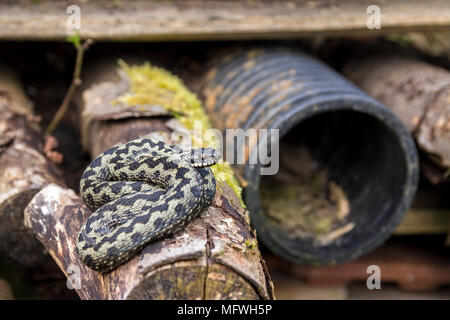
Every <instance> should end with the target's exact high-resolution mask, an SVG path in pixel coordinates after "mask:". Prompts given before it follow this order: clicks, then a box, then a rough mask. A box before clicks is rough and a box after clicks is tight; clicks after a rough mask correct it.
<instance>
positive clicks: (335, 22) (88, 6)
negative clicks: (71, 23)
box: [0, 0, 450, 41]
mask: <svg viewBox="0 0 450 320" xmlns="http://www.w3.org/2000/svg"><path fill="white" fill-rule="evenodd" d="M71 4H76V5H79V6H80V8H81V31H80V33H81V35H82V37H84V38H92V39H94V40H110V41H157V40H158V41H160V40H206V39H246V38H253V39H255V38H260V39H261V38H264V39H270V38H276V39H279V38H290V37H305V36H312V35H318V34H327V35H342V34H346V35H349V34H353V35H358V34H360V35H361V34H362V35H364V36H371V35H373V36H377V35H379V34H380V33H383V32H391V31H417V30H448V28H449V27H450V6H449V5H448V1H447V0H430V1H421V0H392V1H382V0H370V1H366V0H364V1H360V0H348V1H334V0H311V1H305V0H303V1H299V0H292V1H269V0H253V1H233V0H231V1H230V0H229V1H206V0H187V1H131V0H121V1H99V0H92V1H79V0H70V1H65V0H64V1H40V2H37V1H29V0H20V1H15V2H12V1H6V0H0V39H3V40H63V39H64V38H65V37H66V36H67V35H68V34H69V33H70V31H69V30H67V29H66V20H67V16H68V15H67V14H66V8H67V6H68V5H71ZM372 4H376V5H379V6H380V8H381V27H382V28H381V30H368V29H367V27H366V20H367V16H368V14H367V13H366V11H367V6H368V5H372Z"/></svg>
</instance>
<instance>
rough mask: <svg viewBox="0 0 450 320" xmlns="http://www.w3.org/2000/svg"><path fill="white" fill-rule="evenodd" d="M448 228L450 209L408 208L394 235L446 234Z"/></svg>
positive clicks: (449, 226)
mask: <svg viewBox="0 0 450 320" xmlns="http://www.w3.org/2000/svg"><path fill="white" fill-rule="evenodd" d="M449 230H450V209H415V208H412V209H411V210H409V211H408V212H407V213H406V215H405V217H404V218H403V220H402V222H401V223H400V225H399V226H398V227H397V229H396V230H395V233H394V234H395V235H413V234H446V233H448V232H449Z"/></svg>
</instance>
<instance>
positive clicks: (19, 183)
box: [0, 66, 63, 265]
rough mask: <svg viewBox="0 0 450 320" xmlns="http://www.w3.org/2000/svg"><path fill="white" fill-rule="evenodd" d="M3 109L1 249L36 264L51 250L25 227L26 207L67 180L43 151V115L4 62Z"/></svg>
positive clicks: (0, 77)
mask: <svg viewBox="0 0 450 320" xmlns="http://www.w3.org/2000/svg"><path fill="white" fill-rule="evenodd" d="M0 114H1V115H2V116H1V117H0V250H1V251H2V252H3V253H4V254H5V255H6V256H7V257H9V258H11V259H13V260H15V261H17V262H19V263H21V264H23V265H36V264H39V263H41V262H43V261H44V259H45V257H46V254H45V253H44V251H43V248H42V246H41V245H40V244H39V242H38V241H36V239H35V237H34V235H33V233H32V232H30V230H28V229H27V228H26V227H25V226H24V223H23V218H24V215H23V212H24V209H25V207H26V206H27V204H28V202H29V201H30V200H31V199H32V198H33V196H34V195H35V194H36V193H37V192H39V190H41V189H42V188H43V187H44V186H46V185H48V184H50V183H56V184H59V185H63V182H62V179H61V177H60V175H59V173H58V170H57V169H56V167H55V166H54V165H53V164H52V163H51V162H50V161H49V160H48V159H47V158H46V157H45V156H44V154H43V149H44V141H43V136H42V135H41V133H40V130H39V126H38V124H37V122H38V121H39V118H38V117H37V116H36V115H35V114H34V113H33V110H32V107H31V104H30V102H29V101H28V99H27V97H26V95H25V93H24V90H23V88H22V86H21V84H20V82H19V80H18V77H17V75H16V74H14V73H13V72H12V71H11V70H9V69H8V68H6V67H5V66H3V67H2V66H0Z"/></svg>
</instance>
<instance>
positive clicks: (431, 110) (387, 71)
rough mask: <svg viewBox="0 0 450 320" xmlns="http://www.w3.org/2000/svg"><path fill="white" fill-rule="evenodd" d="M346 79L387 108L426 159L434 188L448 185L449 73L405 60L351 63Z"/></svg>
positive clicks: (389, 57) (384, 57) (382, 57)
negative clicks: (399, 120)
mask: <svg viewBox="0 0 450 320" xmlns="http://www.w3.org/2000/svg"><path fill="white" fill-rule="evenodd" d="M343 70H344V71H343V72H344V74H345V75H346V76H348V77H349V78H350V79H351V80H352V81H353V82H355V83H356V84H357V85H358V86H360V87H361V88H362V89H363V90H365V91H366V92H367V93H369V94H370V95H372V96H373V97H374V98H376V99H378V100H379V101H381V102H383V103H384V104H385V105H386V106H387V107H389V108H390V109H391V110H392V111H393V112H394V113H395V114H396V115H397V116H398V117H399V118H400V119H401V120H402V121H403V123H404V124H405V126H406V127H407V128H408V129H409V130H410V131H411V133H412V134H413V136H414V138H415V139H416V142H417V144H418V146H419V148H420V149H421V150H422V151H424V153H426V155H427V157H426V159H423V161H422V171H423V173H424V175H425V176H426V177H427V178H428V180H430V181H431V182H432V183H435V184H436V183H439V182H443V181H446V180H447V181H448V180H449V179H448V177H449V169H450V143H449V141H450V98H449V97H450V72H448V71H447V70H445V69H444V68H440V67H438V66H433V65H431V64H428V63H425V62H422V61H420V60H418V59H415V58H411V57H407V56H404V55H401V54H392V53H387V54H377V55H369V56H367V57H364V58H359V59H355V60H352V61H350V62H349V63H347V64H346V66H345V67H344V69H343Z"/></svg>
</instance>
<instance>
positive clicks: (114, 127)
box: [25, 64, 273, 299]
mask: <svg viewBox="0 0 450 320" xmlns="http://www.w3.org/2000/svg"><path fill="white" fill-rule="evenodd" d="M115 68H116V65H115V64H114V65H105V67H104V69H103V70H104V72H100V73H96V75H97V76H98V77H100V78H102V77H103V78H104V75H105V74H114V72H111V70H114V69H115ZM95 79H97V78H96V76H88V78H87V80H86V82H87V83H93V85H92V86H91V87H90V88H89V89H87V90H85V91H84V92H83V97H82V99H81V100H80V101H82V103H81V104H80V105H79V109H80V116H81V119H82V121H81V122H82V138H83V142H84V146H85V147H86V149H87V150H88V152H89V154H90V155H91V156H92V157H95V156H97V155H98V154H99V153H101V152H103V151H104V150H106V149H108V148H110V147H111V146H113V145H115V144H117V143H124V142H127V141H129V140H132V139H135V138H138V137H141V136H143V135H146V134H150V133H153V134H155V135H157V136H158V137H160V138H164V137H165V136H164V133H168V132H171V131H172V130H173V129H174V126H177V124H174V120H173V119H172V118H171V117H170V116H169V114H168V112H167V111H166V110H164V109H163V108H161V107H158V106H156V107H153V106H141V107H139V108H129V107H127V106H115V107H112V106H111V101H112V100H114V99H116V98H117V97H118V96H120V95H121V94H123V92H126V91H127V90H129V83H128V82H127V79H126V77H124V76H122V77H120V78H118V79H109V80H102V81H100V82H97V81H96V80H95ZM90 214H91V212H90V211H89V209H88V208H87V207H86V206H85V205H84V204H83V203H82V201H81V199H80V197H79V196H78V195H77V194H76V193H75V192H74V191H73V190H70V189H67V188H64V187H61V186H57V185H55V184H52V185H49V186H47V187H46V188H44V189H43V190H41V191H40V192H39V193H38V194H37V195H36V196H35V197H34V198H33V199H32V201H31V202H30V204H29V205H28V207H27V209H26V213H25V220H26V224H27V226H28V227H29V228H30V229H31V230H32V231H33V233H34V234H35V235H36V237H37V238H38V239H39V240H40V241H41V243H42V244H43V246H44V247H45V249H46V250H47V251H48V252H49V254H50V255H51V256H52V257H53V259H54V260H55V261H56V263H57V264H58V266H59V267H60V269H61V270H62V271H63V272H64V273H65V274H66V276H67V277H68V280H69V282H70V284H71V286H72V287H73V288H75V290H76V291H77V293H78V294H79V296H80V297H81V298H82V299H271V298H272V297H273V293H272V287H271V282H270V278H269V276H268V273H267V270H266V268H265V265H264V262H263V261H262V259H261V256H260V253H259V250H258V247H257V242H256V238H255V234H254V233H253V232H252V230H251V229H250V227H249V221H248V212H247V211H246V210H244V209H243V208H242V206H241V205H240V202H239V199H238V198H237V196H236V194H235V193H234V192H233V190H232V189H231V188H230V187H229V186H227V185H224V186H223V188H222V189H221V192H218V193H217V194H216V197H215V200H214V202H213V204H212V206H211V207H210V208H208V209H207V210H206V211H205V212H203V213H202V214H201V216H200V217H198V218H197V219H195V220H193V221H192V222H191V223H190V224H189V225H188V226H187V228H186V229H185V230H183V231H181V232H179V233H177V234H175V235H174V236H172V237H169V238H167V239H164V240H162V241H159V242H155V243H152V244H149V245H148V246H147V247H145V248H144V250H142V252H141V253H140V254H139V255H137V256H136V257H134V258H133V259H132V260H130V261H129V262H128V263H126V264H124V265H122V266H120V267H119V268H118V269H116V270H114V271H112V272H110V273H107V274H100V273H97V272H95V271H93V270H90V269H88V268H87V267H86V266H84V265H83V264H82V263H81V262H80V260H79V259H78V256H77V254H76V251H75V247H76V236H77V233H78V230H79V228H80V227H81V225H82V223H83V222H84V221H85V220H86V218H87V217H88V216H89V215H90Z"/></svg>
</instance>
